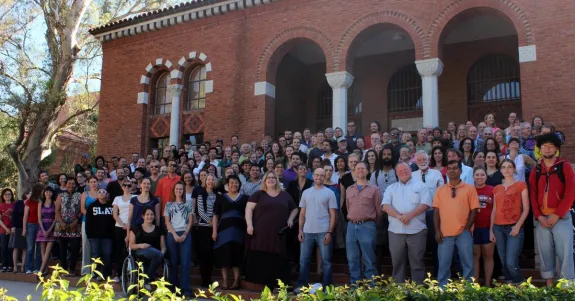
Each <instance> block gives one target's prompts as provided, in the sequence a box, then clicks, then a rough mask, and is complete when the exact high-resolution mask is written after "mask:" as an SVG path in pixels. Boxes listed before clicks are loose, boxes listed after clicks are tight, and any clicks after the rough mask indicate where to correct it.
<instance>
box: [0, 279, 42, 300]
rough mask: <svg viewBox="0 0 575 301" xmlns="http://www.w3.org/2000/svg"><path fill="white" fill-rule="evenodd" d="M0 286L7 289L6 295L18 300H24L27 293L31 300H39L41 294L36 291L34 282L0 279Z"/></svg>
mask: <svg viewBox="0 0 575 301" xmlns="http://www.w3.org/2000/svg"><path fill="white" fill-rule="evenodd" d="M0 287H1V288H4V289H7V290H8V296H10V297H15V298H17V299H18V300H26V297H28V296H29V295H30V296H32V300H40V297H41V296H42V293H41V292H40V291H36V284H34V283H29V282H17V281H5V280H0Z"/></svg>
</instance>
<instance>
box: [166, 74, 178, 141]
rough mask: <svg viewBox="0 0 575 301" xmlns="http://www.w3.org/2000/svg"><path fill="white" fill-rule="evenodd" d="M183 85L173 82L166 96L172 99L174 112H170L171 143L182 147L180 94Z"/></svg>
mask: <svg viewBox="0 0 575 301" xmlns="http://www.w3.org/2000/svg"><path fill="white" fill-rule="evenodd" d="M181 94H182V85H178V84H172V85H169V86H168V89H167V91H166V97H167V98H168V99H171V100H172V113H171V114H170V145H175V146H176V148H178V147H180V145H179V144H180V140H181V137H180V96H181Z"/></svg>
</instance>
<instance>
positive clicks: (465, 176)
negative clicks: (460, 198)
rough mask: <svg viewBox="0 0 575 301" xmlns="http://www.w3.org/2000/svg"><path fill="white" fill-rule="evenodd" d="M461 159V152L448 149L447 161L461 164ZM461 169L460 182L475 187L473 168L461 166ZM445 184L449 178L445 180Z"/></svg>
mask: <svg viewBox="0 0 575 301" xmlns="http://www.w3.org/2000/svg"><path fill="white" fill-rule="evenodd" d="M462 158H463V154H461V151H459V150H458V149H455V148H450V149H448V150H447V161H459V162H461V159H462ZM462 165H463V166H462V169H461V177H460V178H461V181H463V182H465V183H467V184H471V185H475V182H474V181H473V168H471V167H469V166H467V165H465V164H462ZM447 183H449V178H447Z"/></svg>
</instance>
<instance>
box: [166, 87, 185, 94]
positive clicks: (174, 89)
mask: <svg viewBox="0 0 575 301" xmlns="http://www.w3.org/2000/svg"><path fill="white" fill-rule="evenodd" d="M182 88H183V86H182V85H179V84H170V85H168V88H167V89H166V92H167V93H169V94H170V95H172V96H178V97H179V96H180V93H182Z"/></svg>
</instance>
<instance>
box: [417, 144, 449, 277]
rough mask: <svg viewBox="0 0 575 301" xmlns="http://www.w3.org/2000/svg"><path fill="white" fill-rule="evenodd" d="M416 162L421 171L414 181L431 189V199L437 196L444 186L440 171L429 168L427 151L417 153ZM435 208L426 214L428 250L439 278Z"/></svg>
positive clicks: (435, 273)
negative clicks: (434, 222)
mask: <svg viewBox="0 0 575 301" xmlns="http://www.w3.org/2000/svg"><path fill="white" fill-rule="evenodd" d="M415 162H416V163H417V167H419V170H417V171H415V172H413V174H412V179H413V181H416V182H422V183H423V184H425V186H426V187H427V188H428V189H429V192H430V194H431V197H433V196H434V195H435V191H436V190H437V188H439V187H440V186H442V185H443V184H444V181H443V176H442V175H441V172H440V171H439V170H436V169H433V168H429V156H428V155H427V153H426V152H425V151H418V152H417V153H415ZM433 212H434V211H433V207H431V208H429V209H428V210H427V211H426V212H425V224H426V225H427V250H428V251H431V258H432V259H433V273H432V275H433V276H434V277H436V276H437V241H435V228H434V226H433Z"/></svg>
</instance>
